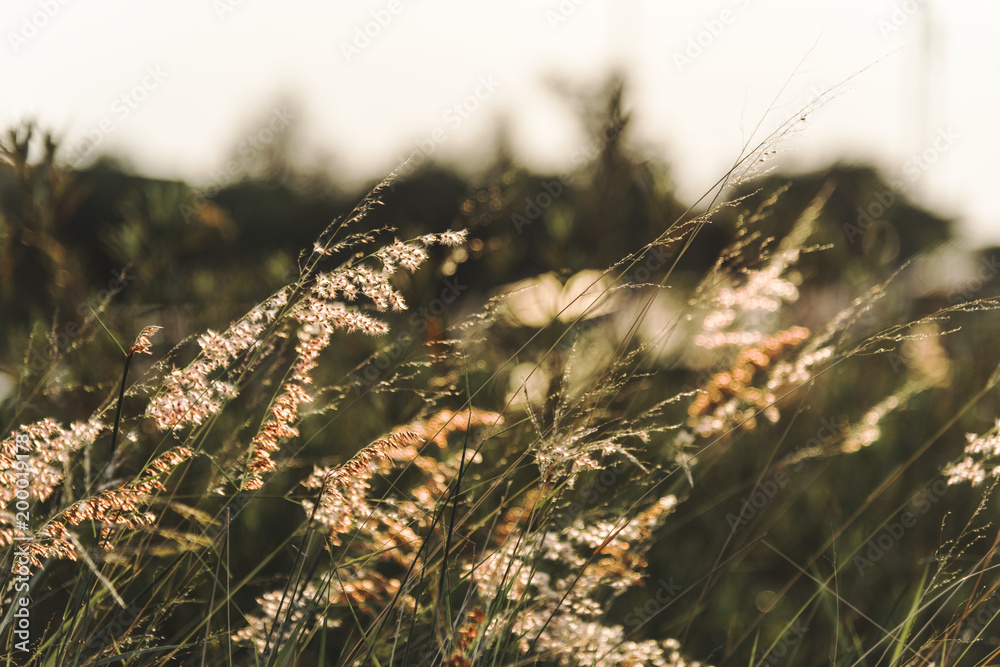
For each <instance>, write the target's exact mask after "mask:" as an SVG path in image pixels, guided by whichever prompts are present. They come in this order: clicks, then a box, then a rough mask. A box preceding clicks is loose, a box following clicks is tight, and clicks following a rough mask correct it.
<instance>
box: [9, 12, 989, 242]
mask: <svg viewBox="0 0 1000 667" xmlns="http://www.w3.org/2000/svg"><path fill="white" fill-rule="evenodd" d="M373 12H375V13H376V14H373ZM378 13H380V14H381V17H382V20H383V22H384V23H385V25H384V26H381V25H378V24H377V23H371V25H370V32H371V33H372V34H373V36H372V37H371V38H370V39H369V43H368V44H367V45H364V44H363V43H359V44H360V45H361V46H363V48H359V49H358V52H356V53H351V54H345V49H344V45H345V44H348V45H352V46H353V42H354V40H355V38H356V29H357V28H359V27H360V28H362V29H363V28H364V27H365V24H366V23H369V22H372V21H374V20H375V18H373V17H375V16H376V15H377V14H378ZM997 25H1000V2H996V0H965V1H962V2H959V1H955V0H953V1H952V2H949V3H946V2H944V0H936V1H934V2H931V0H923V1H919V0H815V1H813V2H801V1H798V2H793V1H791V0H708V1H699V2H681V1H680V0H659V1H657V0H617V1H614V0H540V1H537V2H535V1H530V0H503V1H502V2H487V1H481V2H469V1H468V0H465V1H464V2H463V1H462V0H380V1H376V2H331V1H329V0H327V1H325V2H324V1H320V0H288V1H286V2H281V3H277V2H264V1H263V0H174V1H172V2H169V3H167V2H162V3H159V2H157V3H153V2H142V3H139V2H132V1H127V0H90V1H89V2H82V1H80V2H77V1H74V0H25V1H21V0H8V1H7V2H4V3H2V5H0V29H2V32H0V40H2V43H0V75H2V80H3V88H2V89H3V95H2V97H0V128H9V127H11V126H13V125H15V124H17V123H19V122H20V121H22V120H24V119H26V118H34V119H36V120H38V121H40V122H41V123H42V124H43V126H45V127H48V128H52V129H54V130H56V131H57V133H58V134H59V135H60V136H62V137H63V138H64V140H65V142H66V144H67V145H69V146H74V145H81V144H80V142H81V141H85V137H87V136H88V135H89V136H91V137H99V138H100V142H99V144H98V145H97V146H96V148H95V150H94V151H93V152H92V153H91V154H90V155H89V156H88V158H87V159H90V158H91V157H92V156H94V155H97V154H98V153H105V152H111V153H116V154H120V155H123V156H125V157H126V158H127V160H128V161H129V162H130V163H131V164H133V165H134V166H135V168H137V169H139V170H141V171H142V172H145V173H147V174H149V175H153V176H161V177H179V178H184V179H189V180H193V181H196V182H201V183H210V182H212V181H213V179H218V178H219V174H220V173H221V171H222V170H223V169H224V168H225V165H226V162H227V160H228V159H229V158H230V157H231V156H232V153H233V150H234V146H236V145H237V144H239V143H240V142H241V141H243V140H244V139H246V138H247V137H248V136H261V135H258V132H259V131H260V129H261V128H262V127H264V126H265V124H266V123H267V122H268V121H269V120H273V117H272V109H280V108H281V106H282V105H283V104H285V105H286V106H287V108H288V109H289V110H290V111H292V112H293V113H295V114H296V116H297V118H296V122H297V123H298V124H299V126H298V129H299V132H300V135H299V136H301V137H303V141H302V142H301V144H300V145H297V151H298V156H297V157H298V159H300V160H301V162H302V163H303V164H326V165H328V166H332V167H334V168H335V169H336V173H337V175H338V176H339V177H341V178H344V179H346V180H349V181H351V180H353V181H354V182H360V181H364V180H368V179H371V178H373V177H376V176H381V175H384V174H385V173H386V172H387V171H389V170H391V169H392V167H393V166H395V164H396V163H397V162H398V161H399V160H400V159H401V158H402V157H403V156H405V155H407V154H409V153H410V152H411V151H412V150H413V149H414V146H415V145H416V144H415V142H421V141H423V142H424V144H425V145H427V142H428V140H430V138H431V137H437V141H433V140H431V143H433V144H434V145H435V155H436V156H443V157H444V158H446V159H449V160H456V161H459V162H462V163H464V164H476V163H477V162H476V161H477V160H482V159H484V158H485V157H488V153H489V149H490V148H491V147H492V141H493V136H494V132H495V128H496V124H497V122H498V121H499V120H501V119H504V120H506V121H507V122H508V123H509V125H510V127H511V130H512V140H513V143H514V146H515V148H516V150H517V154H518V157H519V158H520V159H521V160H522V161H524V162H526V163H527V164H529V165H531V166H533V167H536V168H544V169H552V170H558V169H559V168H561V167H562V166H565V165H567V164H568V162H569V159H570V156H571V155H572V153H573V152H574V151H576V150H579V149H580V148H581V146H582V145H583V142H584V138H583V135H582V133H581V128H579V127H578V125H577V124H576V123H575V122H574V120H573V116H572V114H571V113H570V112H569V111H568V110H567V109H566V108H565V107H564V106H563V105H562V104H561V103H560V102H559V98H558V96H557V95H555V94H554V93H553V92H552V90H551V88H550V87H549V86H548V84H547V83H546V81H547V80H549V79H551V78H553V77H561V78H565V79H569V80H578V81H582V82H589V83H592V84H596V83H598V82H600V81H601V80H602V78H603V77H604V76H605V75H606V74H607V73H608V72H609V71H610V70H611V69H612V68H613V67H614V66H621V67H622V68H624V70H625V71H626V72H627V73H628V75H629V77H630V79H631V82H632V87H631V94H630V97H629V99H628V102H629V103H630V105H631V110H632V112H633V118H634V120H635V121H636V124H635V129H634V135H633V136H634V137H636V138H637V139H638V140H641V141H642V142H644V143H645V144H646V145H647V150H648V151H650V152H651V153H653V154H658V155H659V156H660V157H661V158H663V159H665V160H667V161H668V162H669V163H670V164H671V165H672V166H673V169H674V175H675V178H676V180H677V182H678V186H679V188H680V190H681V195H682V196H684V197H687V198H689V199H695V198H697V197H698V196H700V195H701V194H702V193H703V192H704V191H705V190H706V189H708V188H709V187H710V186H711V184H712V183H714V182H715V181H716V180H717V179H718V178H719V176H720V175H722V174H723V173H724V172H725V171H726V169H727V167H728V166H729V165H730V164H732V162H733V160H734V159H735V158H736V156H737V155H738V154H739V152H740V147H741V143H742V141H743V138H744V135H745V134H746V132H747V131H748V130H749V129H750V128H752V127H754V126H755V125H756V124H757V123H758V122H759V121H760V120H761V119H763V120H764V128H765V129H771V128H773V127H775V126H777V125H778V124H779V123H780V122H781V121H783V120H784V119H785V118H786V117H787V116H789V115H790V114H792V113H794V111H795V110H796V109H797V108H798V107H799V106H801V105H802V104H805V103H807V102H808V101H810V100H811V99H812V98H814V97H815V96H816V94H817V92H819V91H822V90H823V89H826V88H829V87H831V86H833V85H835V84H837V83H839V82H841V81H842V80H844V79H846V78H848V77H850V76H851V75H852V74H855V73H857V72H859V71H860V70H863V69H865V68H866V67H868V66H869V65H872V67H870V68H868V69H867V70H866V71H864V72H863V73H862V74H860V75H859V76H858V77H857V78H856V79H854V80H853V83H852V85H851V86H850V88H849V89H848V90H846V91H845V92H844V93H843V94H841V95H840V96H838V97H837V98H835V99H834V100H833V101H831V102H830V103H829V104H828V105H826V106H825V107H824V108H823V109H822V110H821V111H819V112H817V113H815V114H812V115H810V117H809V120H808V122H807V123H806V124H804V127H803V130H802V131H800V132H797V133H795V134H794V135H793V136H791V137H789V138H788V140H787V141H786V142H785V143H784V144H783V146H782V147H783V148H784V149H786V150H785V152H783V153H781V154H780V155H779V156H778V158H777V162H776V163H775V164H776V165H777V166H779V167H789V168H793V169H809V168H816V167H820V166H824V165H826V164H828V163H830V162H831V161H833V160H835V159H844V160H851V161H868V162H872V163H874V164H876V165H878V166H879V167H881V168H883V169H884V170H886V172H887V173H888V174H889V175H890V177H892V178H898V179H901V180H902V181H903V182H904V183H905V185H906V187H907V188H908V189H909V190H910V192H911V193H912V194H913V195H914V196H915V197H916V198H917V199H918V201H920V202H921V203H922V204H924V205H927V206H930V207H933V208H936V209H937V210H939V211H941V212H943V213H945V214H948V215H954V216H956V217H958V218H959V227H958V228H959V231H960V232H961V233H963V234H964V235H965V236H966V237H967V238H968V239H969V240H970V241H971V242H973V243H977V244H979V243H987V242H992V243H1000V213H998V212H997V207H996V205H995V196H994V194H993V192H994V191H993V187H995V184H996V183H997V182H998V181H1000V160H998V159H997V158H996V152H997V149H998V148H1000V142H998V141H997V139H998V132H997V130H996V119H997V118H998V117H1000V114H998V110H1000V109H998V107H1000V104H998V94H1000V86H998V84H1000V40H998V39H997V36H996V26H997ZM713 29H714V30H713ZM713 32H714V34H713ZM689 40H700V41H701V43H702V44H703V45H704V46H702V47H701V53H700V54H699V53H697V52H695V51H692V52H691V53H692V55H693V56H694V57H693V58H692V62H689V63H684V64H683V66H679V65H678V62H677V57H676V54H679V53H683V52H684V50H685V49H686V48H687V47H688V46H689ZM348 55H349V56H350V57H348ZM151 72H153V73H157V75H156V76H152V75H151V74H150V73H151ZM793 74H794V76H792V75H793ZM789 77H791V78H790V79H789ZM482 81H492V82H494V83H495V84H496V85H495V89H494V90H489V89H488V88H487V87H485V86H483V85H482V83H481V82H482ZM786 83H787V84H788V85H787V87H786V88H785V91H784V93H783V94H781V96H780V97H779V104H778V108H777V109H776V110H775V111H772V112H771V113H768V107H769V106H770V105H771V102H772V100H773V99H774V98H775V96H777V95H778V94H779V91H780V90H781V89H782V86H784V85H785V84H786ZM491 87H492V86H491ZM477 90H478V92H479V98H480V99H475V98H473V100H474V102H473V100H470V106H475V107H476V108H475V110H473V111H470V112H468V113H464V114H463V115H464V116H465V117H463V116H462V115H458V114H456V113H455V112H454V111H449V110H451V109H452V107H453V106H454V105H455V104H457V103H461V102H462V101H463V100H465V99H467V98H469V96H470V95H475V94H476V93H477ZM123 95H124V96H126V99H125V100H122V99H121V98H122V96H123ZM288 102H291V104H288ZM279 122H280V119H279ZM435 131H437V134H435ZM263 136H265V137H266V134H265V135H263ZM938 136H942V137H943V136H948V137H949V140H948V141H944V140H943V139H939V140H938V143H937V148H934V146H935V138H936V137H938ZM924 151H929V152H928V153H927V157H929V158H933V164H927V165H926V167H927V168H926V169H923V168H921V169H917V170H915V169H914V164H915V163H910V168H909V169H907V168H906V164H907V160H909V159H911V158H912V157H914V156H918V155H920V154H921V153H923V152H924ZM917 172H919V173H920V178H919V179H918V178H914V174H915V173H917ZM900 232H903V230H900Z"/></svg>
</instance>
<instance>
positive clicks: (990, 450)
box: [944, 419, 1000, 486]
mask: <svg viewBox="0 0 1000 667" xmlns="http://www.w3.org/2000/svg"><path fill="white" fill-rule="evenodd" d="M965 440H966V445H965V451H964V456H963V457H962V458H961V459H959V460H958V461H956V462H954V463H952V464H951V465H949V466H948V467H947V468H945V471H944V474H945V476H946V477H947V478H948V483H949V484H959V483H961V482H969V483H970V484H972V485H973V486H977V485H979V484H982V483H983V482H985V481H986V480H987V479H993V478H996V477H1000V419H997V420H996V423H995V424H994V426H993V430H991V431H989V432H988V433H984V434H982V435H976V434H975V433H967V434H966V436H965Z"/></svg>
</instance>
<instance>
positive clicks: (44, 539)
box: [23, 447, 194, 567]
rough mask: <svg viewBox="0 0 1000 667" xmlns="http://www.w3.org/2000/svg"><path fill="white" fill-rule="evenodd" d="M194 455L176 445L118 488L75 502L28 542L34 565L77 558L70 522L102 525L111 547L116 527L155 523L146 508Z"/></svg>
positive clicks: (103, 543) (107, 547)
mask: <svg viewBox="0 0 1000 667" xmlns="http://www.w3.org/2000/svg"><path fill="white" fill-rule="evenodd" d="M192 456H194V452H192V451H191V450H190V449H188V448H186V447H174V448H173V449H171V450H168V451H166V452H164V453H163V454H161V455H160V456H159V457H157V458H156V459H155V460H153V461H152V462H151V463H150V464H149V466H147V467H146V469H145V470H144V471H143V473H142V474H141V475H140V476H139V478H138V479H137V480H135V481H133V482H130V483H128V484H126V485H124V486H122V487H119V488H117V489H108V490H106V491H101V492H100V493H98V494H96V495H94V496H91V497H89V498H84V499H82V500H79V501H77V502H76V503H74V504H72V505H71V506H69V507H68V508H66V509H65V510H63V511H62V512H60V513H59V514H57V515H56V516H55V517H53V518H52V519H51V520H49V522H48V523H46V524H45V526H43V527H42V528H41V529H40V530H39V531H38V533H37V534H36V536H35V538H34V539H33V540H30V541H27V542H24V543H23V544H24V546H25V548H26V550H27V551H28V553H29V554H30V555H29V558H30V560H31V562H32V564H33V565H34V566H36V567H41V560H40V559H42V558H69V559H71V560H76V559H77V553H76V546H75V544H76V543H75V541H74V540H73V539H72V538H70V536H69V534H68V529H67V527H66V526H67V525H79V524H80V523H83V522H84V521H93V522H97V523H99V524H101V538H102V539H101V543H102V545H103V546H104V548H105V549H107V550H110V549H112V548H113V546H114V545H113V544H112V543H111V541H110V537H111V533H112V531H113V529H114V527H115V526H124V527H126V528H129V529H135V528H138V527H139V526H149V525H153V524H154V523H155V521H156V516H155V515H154V514H152V513H151V512H148V511H146V509H145V508H146V507H148V505H149V502H150V500H151V498H152V496H153V495H154V493H155V492H157V491H164V490H165V489H166V487H165V486H164V485H163V481H162V478H163V477H166V476H167V475H169V474H170V472H171V471H172V470H173V469H174V468H176V467H177V466H178V465H180V464H181V463H183V462H184V461H186V460H188V459H190V458H191V457H192Z"/></svg>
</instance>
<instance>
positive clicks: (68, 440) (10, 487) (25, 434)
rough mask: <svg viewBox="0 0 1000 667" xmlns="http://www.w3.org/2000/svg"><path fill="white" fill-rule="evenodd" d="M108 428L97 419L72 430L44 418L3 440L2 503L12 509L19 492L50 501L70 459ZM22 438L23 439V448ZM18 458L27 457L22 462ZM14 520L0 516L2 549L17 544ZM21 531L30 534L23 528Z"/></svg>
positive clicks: (30, 498)
mask: <svg viewBox="0 0 1000 667" xmlns="http://www.w3.org/2000/svg"><path fill="white" fill-rule="evenodd" d="M106 428H107V426H106V425H105V424H104V423H103V422H102V421H101V420H100V419H99V418H97V417H92V418H91V419H90V420H89V421H85V422H83V421H80V422H74V423H73V424H71V425H69V426H68V427H63V426H60V425H59V424H58V423H57V422H56V421H55V420H53V419H42V420H41V421H38V422H35V423H33V424H28V425H26V426H22V427H21V428H20V429H18V430H17V431H16V432H15V433H13V434H12V435H11V436H10V437H9V438H7V439H6V440H3V441H0V503H2V504H3V505H4V506H5V507H9V506H10V504H11V503H12V502H13V501H14V499H15V494H16V493H17V491H18V490H23V491H26V492H27V493H28V498H27V500H28V501H30V502H41V501H44V500H47V499H48V498H49V497H50V496H51V495H52V492H53V491H54V490H55V488H56V486H58V485H59V484H60V483H61V482H62V481H63V471H64V469H65V465H66V463H67V462H68V461H69V460H70V456H71V455H72V454H73V453H74V452H76V451H78V450H79V449H80V448H82V447H84V446H85V445H87V444H90V443H93V442H94V440H95V439H96V438H97V436H98V435H99V434H100V433H101V431H103V430H105V429H106ZM18 436H21V441H22V444H21V445H20V446H18V442H17V440H18ZM25 439H26V441H25ZM18 456H26V457H27V458H26V459H18ZM18 473H22V474H20V475H19V474H18ZM23 473H27V476H26V477H25V476H24V475H23ZM23 479H27V482H28V485H27V487H25V486H23V485H20V484H19V481H20V480H23ZM22 499H23V498H22ZM11 519H12V517H11V516H10V515H8V514H6V513H0V546H6V545H8V544H11V543H12V542H13V538H14V534H15V530H14V529H15V526H14V524H13V522H12V521H11ZM29 528H30V527H29ZM18 532H21V533H24V532H27V531H26V530H25V527H23V526H22V527H21V529H20V530H19V531H18Z"/></svg>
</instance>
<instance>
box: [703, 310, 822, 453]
mask: <svg viewBox="0 0 1000 667" xmlns="http://www.w3.org/2000/svg"><path fill="white" fill-rule="evenodd" d="M807 338H809V330H808V329H806V328H805V327H792V328H790V329H786V330H785V331H781V332H778V333H777V334H774V335H773V336H767V337H764V338H763V340H761V342H760V343H758V344H756V345H752V346H749V347H745V348H743V349H742V350H741V351H740V353H739V354H738V355H737V357H736V363H735V364H734V365H733V367H732V368H731V369H730V370H728V371H723V372H720V373H716V374H715V375H713V376H711V377H710V378H709V379H708V381H707V382H706V383H705V385H704V386H703V387H702V389H701V390H700V392H699V393H698V395H697V397H696V398H695V400H694V401H692V402H691V405H690V406H689V407H688V421H687V425H688V427H689V428H690V429H691V430H692V431H693V432H694V433H696V434H697V435H700V436H702V437H704V438H708V437H712V436H715V435H719V434H721V433H725V432H727V431H728V430H729V429H731V428H734V427H736V426H740V427H742V428H743V429H746V430H748V431H749V430H753V429H755V428H756V427H757V419H756V414H757V413H758V412H760V411H763V413H764V416H765V417H766V418H767V419H768V420H769V421H771V422H776V421H778V419H779V414H778V409H777V408H776V407H774V405H773V404H774V401H775V394H774V390H775V389H777V387H778V386H779V385H778V382H777V381H776V380H775V378H774V377H773V376H772V378H771V381H769V382H767V384H766V386H765V388H763V389H759V388H757V387H755V386H753V380H754V376H755V375H756V374H757V372H758V371H762V370H764V369H766V368H768V367H769V366H770V365H771V364H772V363H773V362H774V360H775V358H776V357H778V356H779V355H781V354H782V353H783V352H784V351H785V350H787V349H790V348H793V347H796V346H798V345H801V344H802V343H803V342H804V341H805V340H806V339H807Z"/></svg>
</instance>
